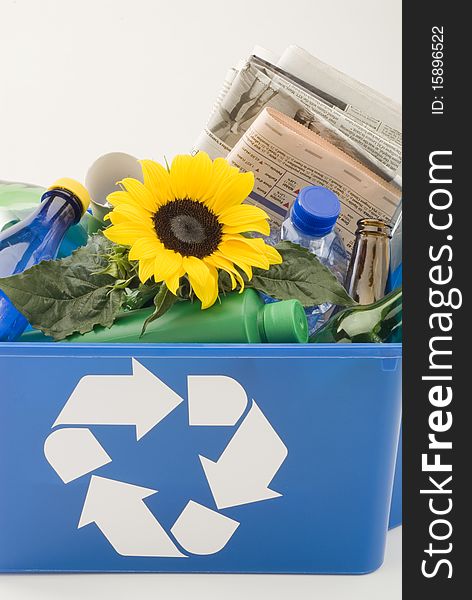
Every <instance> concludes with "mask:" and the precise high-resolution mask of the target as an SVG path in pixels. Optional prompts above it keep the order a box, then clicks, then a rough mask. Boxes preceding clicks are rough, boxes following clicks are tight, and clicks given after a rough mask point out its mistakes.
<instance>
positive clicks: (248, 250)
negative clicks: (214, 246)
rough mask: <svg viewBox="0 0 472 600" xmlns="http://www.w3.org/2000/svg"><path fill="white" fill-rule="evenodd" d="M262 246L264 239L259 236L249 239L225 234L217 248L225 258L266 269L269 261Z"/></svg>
mask: <svg viewBox="0 0 472 600" xmlns="http://www.w3.org/2000/svg"><path fill="white" fill-rule="evenodd" d="M264 247H265V243H264V241H263V240H261V239H259V238H254V239H249V238H243V237H242V236H236V235H231V236H229V235H226V234H225V235H223V241H222V242H221V243H220V245H219V246H218V250H219V251H220V252H221V253H222V254H223V256H225V258H227V259H229V260H232V261H233V262H234V263H235V264H237V265H239V264H240V262H241V263H243V264H244V265H251V266H254V267H260V268H261V269H268V268H269V266H270V262H269V259H268V258H267V256H266V254H265V251H264V250H265V248H264Z"/></svg>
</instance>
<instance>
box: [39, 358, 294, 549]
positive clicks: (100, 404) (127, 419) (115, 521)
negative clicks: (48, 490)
mask: <svg viewBox="0 0 472 600" xmlns="http://www.w3.org/2000/svg"><path fill="white" fill-rule="evenodd" d="M132 367H133V374H132V375H86V376H85V377H82V379H80V381H79V382H78V384H77V386H76V387H75V389H74V390H73V392H72V394H71V396H70V397H69V399H68V400H67V402H66V404H65V406H64V408H63V409H62V411H61V412H60V414H59V416H58V418H57V419H56V421H55V423H54V424H53V426H52V427H53V428H56V427H58V426H61V425H67V426H68V427H66V428H62V429H55V430H54V431H53V432H52V433H51V434H50V435H49V436H48V438H47V439H46V441H45V443H44V454H45V456H46V458H47V460H48V462H49V464H50V465H51V466H52V468H53V469H54V470H55V471H56V473H57V474H58V475H59V477H60V478H61V479H62V481H63V482H64V483H69V482H70V481H73V480H75V479H77V478H79V477H82V476H84V475H88V474H90V473H92V475H91V478H90V483H89V487H88V491H87V495H86V497H85V501H84V505H83V509H82V514H81V516H80V520H79V524H78V528H81V527H85V526H86V525H90V524H92V523H95V525H96V526H97V527H98V528H99V529H100V531H101V532H102V534H103V535H104V536H105V537H106V538H107V540H108V541H109V542H110V544H111V545H112V547H113V548H114V549H115V551H116V552H117V553H118V554H121V555H123V556H143V557H144V556H152V557H175V558H182V557H186V556H187V555H186V554H183V553H182V552H181V551H180V550H179V548H178V547H177V545H176V544H175V541H174V540H176V541H177V542H178V543H179V544H180V546H181V547H182V548H183V549H184V550H185V551H187V552H189V553H190V554H200V555H206V554H214V553H216V552H219V551H220V550H222V549H223V548H224V547H225V546H226V544H227V543H228V542H229V540H230V539H231V537H232V536H233V534H234V532H235V531H236V529H237V528H238V526H239V524H240V523H239V522H238V521H235V520H234V519H231V518H229V517H227V516H225V515H224V514H222V513H221V512H219V511H221V510H222V509H226V508H231V507H234V506H240V505H242V504H249V503H252V502H260V501H262V500H268V499H270V498H276V497H277V496H281V494H279V493H278V492H275V491H273V490H271V489H270V488H269V484H270V482H271V481H272V479H273V478H274V476H275V474H276V473H277V471H278V470H279V468H280V467H281V465H282V463H283V462H284V460H285V458H286V457H287V454H288V450H287V448H286V446H285V445H284V443H283V442H282V440H281V439H280V437H279V436H278V434H277V432H276V431H275V430H274V429H273V427H272V425H271V424H270V423H269V421H268V420H267V419H266V417H265V416H264V414H263V413H262V411H261V409H260V408H259V407H258V405H257V404H256V402H255V401H254V400H252V404H251V406H250V408H249V410H248V412H247V414H246V416H245V417H244V419H243V420H242V422H241V424H240V425H239V427H238V428H237V430H236V432H235V433H234V435H233V437H232V438H231V439H230V441H229V443H228V445H227V446H226V448H225V449H224V451H223V452H222V454H221V456H220V457H219V459H218V460H217V461H216V462H214V461H212V460H210V459H209V458H206V457H204V456H200V457H199V458H200V461H201V465H202V467H203V471H204V474H205V476H206V479H207V481H208V485H209V487H210V490H211V493H212V495H213V499H214V501H215V504H216V507H217V509H218V510H213V509H212V508H208V507H206V506H203V505H202V504H199V503H198V502H195V501H193V500H190V501H189V502H188V503H187V505H186V506H185V507H184V509H183V510H182V512H181V513H180V515H179V516H178V518H177V520H176V521H175V523H174V524H173V526H172V527H171V529H170V534H171V535H170V534H169V533H167V532H166V531H165V530H164V528H163V527H162V525H161V524H160V523H159V521H158V519H157V517H156V516H155V515H154V514H153V513H152V512H151V511H150V510H149V508H148V507H147V506H146V504H145V503H144V502H143V500H144V499H145V498H147V497H148V496H151V495H153V494H156V493H157V492H158V490H154V489H149V488H145V487H141V486H138V485H133V484H131V483H126V482H122V481H117V480H113V479H108V478H105V477H100V476H98V475H94V474H93V471H95V470H96V469H98V468H100V467H102V466H104V465H106V464H108V463H110V462H112V458H111V457H110V456H109V455H108V454H107V452H106V451H105V449H104V448H103V447H102V445H101V444H100V442H99V441H98V440H97V438H96V437H95V436H94V434H93V433H92V432H91V431H90V430H89V429H88V428H87V427H83V426H85V425H132V426H134V427H135V428H136V439H137V440H138V441H139V440H140V439H141V438H142V437H143V436H145V435H146V434H147V433H148V432H149V431H151V429H153V428H154V427H155V426H156V425H157V424H158V423H159V422H160V421H162V420H163V419H164V418H165V417H166V416H167V415H168V414H170V413H171V412H172V411H173V410H174V409H175V408H176V407H177V406H179V405H180V404H181V403H182V402H184V399H183V398H181V397H180V396H179V395H178V394H176V393H175V392H174V391H173V390H172V389H171V388H170V387H169V386H167V385H166V384H165V383H164V382H163V381H161V380H160V379H159V378H158V377H157V376H156V375H154V374H153V373H151V372H150V371H148V370H147V369H146V368H145V367H144V366H143V365H142V364H141V363H140V362H138V361H137V360H136V359H134V358H133V359H132ZM187 386H188V417H189V426H190V427H197V426H214V427H219V426H228V425H229V426H234V425H236V423H237V422H238V420H239V419H240V418H241V417H242V415H243V414H244V412H245V411H246V408H247V405H248V398H247V395H246V392H245V390H244V388H243V387H242V386H241V384H240V383H239V382H237V381H236V380H235V379H232V378H231V377H228V376H226V375H189V376H188V377H187ZM70 426H73V427H70ZM79 426H82V427H79ZM172 538H174V539H172Z"/></svg>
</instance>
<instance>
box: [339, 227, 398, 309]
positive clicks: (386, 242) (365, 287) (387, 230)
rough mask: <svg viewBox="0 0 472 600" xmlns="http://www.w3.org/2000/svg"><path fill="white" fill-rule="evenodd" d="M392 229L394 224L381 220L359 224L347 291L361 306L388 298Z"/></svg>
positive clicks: (347, 279)
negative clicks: (387, 286) (386, 296)
mask: <svg viewBox="0 0 472 600" xmlns="http://www.w3.org/2000/svg"><path fill="white" fill-rule="evenodd" d="M391 230H392V228H391V227H390V225H387V224H386V223H384V222H383V221H380V220H377V219H361V220H360V221H358V223H357V231H356V241H355V243H354V249H353V251H352V256H351V261H350V263H349V268H348V272H347V277H346V289H347V291H348V292H349V294H350V295H351V296H352V298H354V300H356V302H358V303H359V304H372V303H373V302H377V300H380V299H381V298H383V297H384V295H385V286H386V284H387V277H388V269H389V264H390V237H391Z"/></svg>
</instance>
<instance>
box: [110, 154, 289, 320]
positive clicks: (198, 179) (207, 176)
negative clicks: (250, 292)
mask: <svg viewBox="0 0 472 600" xmlns="http://www.w3.org/2000/svg"><path fill="white" fill-rule="evenodd" d="M140 163H141V166H142V170H143V180H144V183H141V182H140V181H138V180H136V179H132V178H126V179H123V180H122V181H120V182H119V183H120V184H121V187H122V190H121V191H117V192H113V193H112V194H110V195H109V196H108V198H107V199H108V201H109V202H110V204H111V205H112V206H113V207H114V208H113V210H112V211H111V212H110V213H109V214H108V215H107V216H108V218H109V219H110V220H111V223H112V225H111V227H109V228H108V229H106V230H105V232H104V233H105V235H106V237H107V238H108V239H110V240H111V241H113V242H115V243H118V244H124V245H127V246H130V247H131V249H130V251H129V258H130V260H137V261H139V271H138V272H139V279H140V280H141V282H143V283H144V282H145V281H147V280H148V279H150V278H151V277H153V276H154V280H155V281H156V283H159V282H165V284H166V286H167V287H168V289H169V290H170V291H171V292H172V293H173V294H176V293H177V290H178V288H179V285H180V279H181V277H183V276H184V275H186V276H187V278H188V280H189V282H190V285H191V286H192V289H193V291H194V293H195V295H196V296H197V297H198V298H199V299H200V300H201V303H202V308H208V307H210V306H212V305H213V304H214V302H215V301H216V299H217V297H218V270H220V269H221V270H223V271H226V273H228V275H229V277H230V278H231V284H232V289H236V287H238V285H239V289H240V291H243V289H244V279H243V277H242V275H241V273H244V274H245V275H246V277H247V278H248V279H249V280H250V279H252V267H259V268H262V269H268V268H269V267H270V265H272V264H277V263H281V262H282V258H281V256H280V254H279V253H278V252H277V250H275V248H272V247H271V246H268V245H267V244H266V243H265V242H264V241H263V240H262V239H261V238H249V237H245V236H243V235H241V234H242V233H245V232H257V233H261V234H263V235H269V233H270V228H269V224H268V218H269V217H268V215H267V214H266V213H265V212H264V211H263V210H262V209H260V208H258V207H256V206H252V205H249V204H242V202H243V201H244V200H245V199H246V198H247V197H248V195H249V193H250V192H251V190H252V188H253V186H254V175H253V174H252V173H240V172H239V170H238V169H237V168H236V167H232V166H231V165H230V164H229V163H228V162H227V161H226V160H224V159H223V158H217V159H216V160H214V161H211V160H210V158H209V156H208V155H207V154H206V153H205V152H198V154H196V155H195V156H190V155H179V156H176V157H175V158H174V160H173V161H172V164H171V166H170V169H168V170H167V169H165V168H164V167H163V166H162V165H160V164H159V163H156V162H154V161H152V160H142V161H140Z"/></svg>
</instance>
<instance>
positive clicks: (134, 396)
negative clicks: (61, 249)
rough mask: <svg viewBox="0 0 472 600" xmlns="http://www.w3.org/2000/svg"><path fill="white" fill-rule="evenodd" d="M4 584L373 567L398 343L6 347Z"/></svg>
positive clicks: (390, 457)
mask: <svg viewBox="0 0 472 600" xmlns="http://www.w3.org/2000/svg"><path fill="white" fill-rule="evenodd" d="M0 381H1V387H0V571H1V572H15V573H22V572H214V573H228V572H231V573H327V574H330V573H332V574H334V573H347V574H354V573H357V574H361V573H368V572H371V571H373V570H375V569H377V568H378V567H379V566H380V565H381V564H382V561H383V556H384V548H385V541H386V533H387V529H388V524H389V512H390V501H391V494H392V485H393V479H394V469H395V459H396V450H397V442H398V434H399V427H400V418H401V345H400V344H350V345H342V344H336V345H334V344H333V345H328V344H326V345H315V344H312V345H310V344H306V345H269V344H267V345H198V344H194V345H172V344H168V345H157V344H140V345H119V344H108V345H72V344H52V343H50V344H47V343H38V344H26V343H11V344H0Z"/></svg>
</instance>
